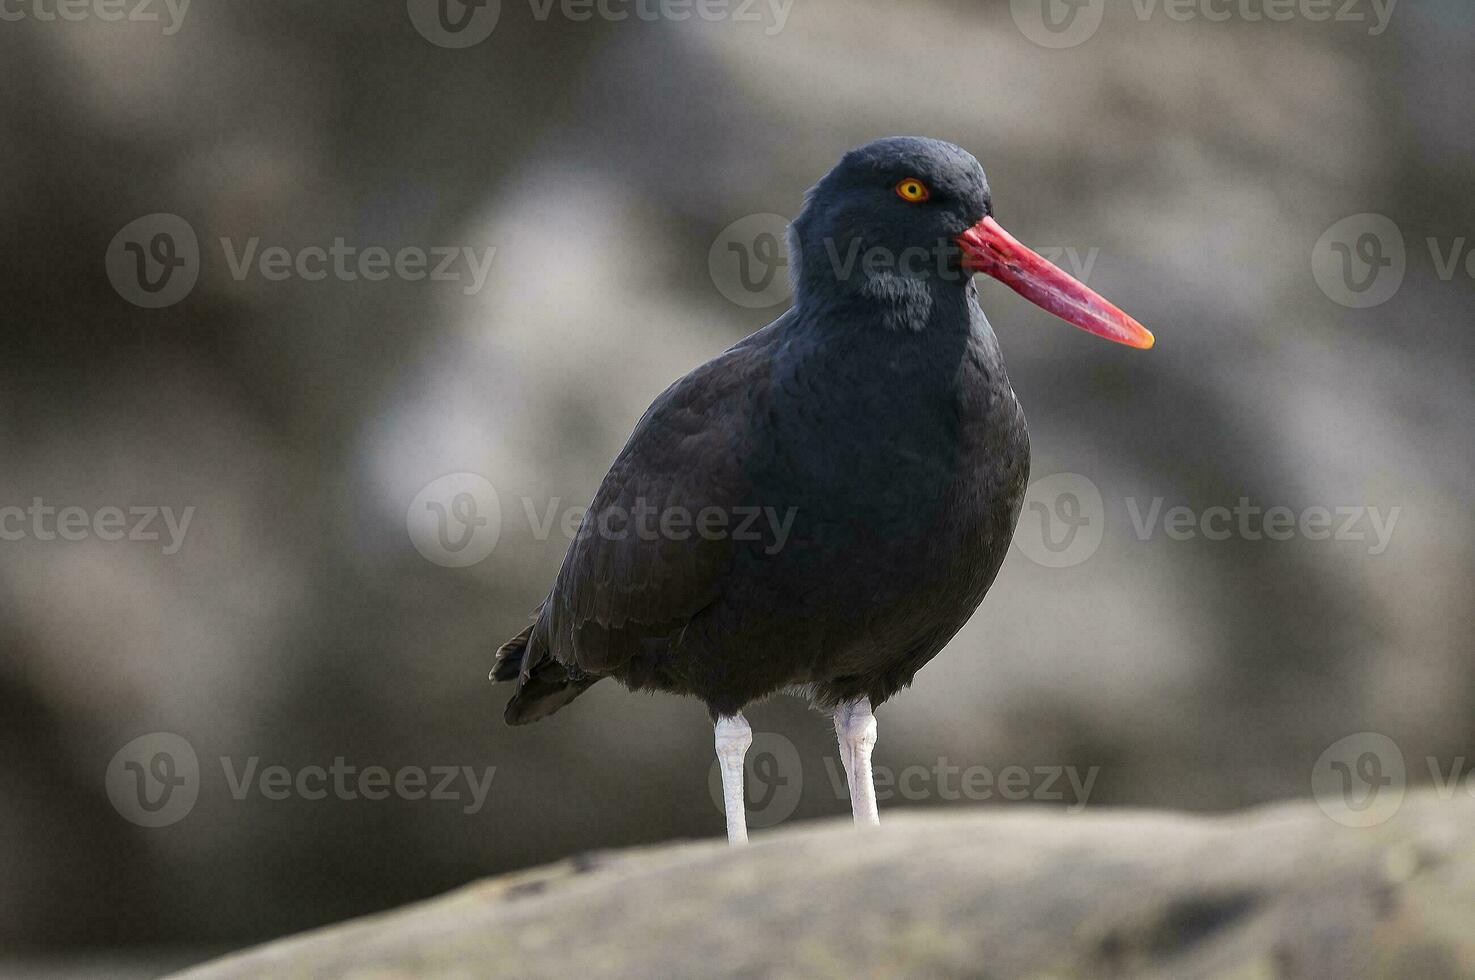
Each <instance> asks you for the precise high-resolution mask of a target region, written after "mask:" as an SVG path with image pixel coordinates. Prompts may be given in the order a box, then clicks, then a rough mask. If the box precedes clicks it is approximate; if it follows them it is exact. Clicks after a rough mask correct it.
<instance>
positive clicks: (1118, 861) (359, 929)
mask: <svg viewBox="0 0 1475 980" xmlns="http://www.w3.org/2000/svg"><path fill="white" fill-rule="evenodd" d="M1472 921H1475V802H1472V801H1471V800H1469V799H1466V798H1464V797H1460V798H1459V799H1458V801H1457V802H1455V801H1448V800H1441V799H1440V798H1439V797H1438V796H1437V795H1435V794H1433V793H1426V794H1422V795H1418V796H1411V797H1409V798H1408V799H1407V800H1406V801H1405V802H1404V805H1403V807H1402V808H1401V810H1400V811H1399V812H1398V814H1397V815H1396V816H1395V817H1394V818H1393V819H1392V820H1390V821H1388V822H1386V823H1384V824H1382V825H1380V826H1377V827H1373V828H1359V829H1353V828H1347V827H1342V826H1340V825H1338V824H1335V823H1333V822H1331V821H1330V820H1329V819H1328V818H1327V817H1326V816H1325V815H1324V814H1323V813H1322V812H1321V811H1320V810H1319V809H1318V808H1317V807H1316V806H1315V805H1313V804H1311V803H1309V802H1303V803H1291V804H1283V805H1279V806H1274V807H1267V808H1263V809H1258V810H1252V811H1248V812H1244V813H1239V814H1232V815H1228V816H1223V817H1217V818H1204V817H1191V816H1184V815H1178V814H1172V813H1161V812H1147V811H1137V812H1133V811H1123V812H1115V813H1105V814H1102V813H1097V814H1092V815H1089V816H1066V815H1063V814H1058V813H1053V812H1041V811H1018V812H1014V813H1008V814H1000V813H982V812H973V813H966V814H955V815H949V816H940V815H939V816H930V815H921V814H899V815H897V814H893V815H891V816H890V817H889V818H888V819H887V821H886V824H885V825H884V826H883V827H882V828H881V829H880V830H879V831H876V832H873V833H869V834H865V835H858V834H857V833H855V832H854V831H853V830H852V829H851V828H850V827H849V826H847V825H846V824H843V823H840V822H830V823H825V824H823V825H820V826H814V827H810V828H806V829H804V830H800V831H794V832H790V833H783V834H775V835H772V836H769V837H766V838H759V840H758V841H757V843H755V844H754V845H753V846H752V847H750V848H748V849H746V850H732V849H729V848H728V847H727V846H725V845H723V844H717V843H707V842H703V843H693V844H684V845H674V846H669V847H662V848H650V849H643V850H632V851H624V852H606V853H597V854H593V855H587V856H582V857H576V858H574V859H572V860H569V861H565V862H562V863H560V864H556V865H550V866H547V867H543V868H539V869H536V870H533V871H528V872H525V873H522V874H516V875H509V876H506V877H502V878H495V879H491V880H488V881H484V882H480V883H478V884H474V885H470V886H468V887H466V888H463V889H461V890H459V891H456V892H453V893H451V894H449V895H446V896H444V897H442V898H438V899H435V900H432V901H429V902H425V903H422V904H419V905H414V906H411V907H409V908H406V909H403V910H400V911H396V912H390V913H386V914H384V915H379V916H374V917H371V918H368V919H362V920H358V921H355V922H351V923H348V924H345V925H341V926H334V927H330V928H327V929H323V930H319V931H317V932H313V933H308V934H306V935H303V936H299V937H296V938H292V939H286V940H282V941H280V942H275V943H271V944H268V945H266V946H262V947H260V948H257V949H255V950H251V951H248V952H246V953H242V954H239V955H236V956H230V957H226V958H224V959H221V960H218V961H216V962H214V963H209V964H206V965H204V966H202V967H199V968H197V969H195V970H192V971H188V972H186V973H185V974H182V976H185V977H193V978H196V980H224V978H233V977H257V976H273V977H286V976H297V977H306V976H370V975H372V976H374V977H379V978H388V977H420V976H477V977H504V976H505V977H569V976H581V977H590V976H618V977H651V976H702V975H721V976H741V977H760V976H761V977H855V976H908V977H916V976H974V977H977V976H987V977H999V978H1003V977H1036V978H1045V977H1055V978H1064V977H1117V976H1130V977H1149V978H1150V977H1163V978H1170V977H1171V978H1185V977H1226V978H1227V977H1235V978H1260V977H1264V978H1270V977H1301V978H1320V977H1326V978H1332V980H1354V978H1361V977H1368V978H1384V977H1386V978H1390V980H1393V978H1405V977H1420V978H1423V980H1439V978H1445V977H1448V978H1455V977H1468V976H1472V975H1475V935H1472V934H1471V932H1470V929H1469V924H1470V923H1471V922H1472Z"/></svg>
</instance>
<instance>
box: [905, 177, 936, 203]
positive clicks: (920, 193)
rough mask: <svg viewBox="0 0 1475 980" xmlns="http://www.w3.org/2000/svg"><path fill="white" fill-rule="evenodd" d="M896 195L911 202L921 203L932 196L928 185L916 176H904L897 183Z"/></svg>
mask: <svg viewBox="0 0 1475 980" xmlns="http://www.w3.org/2000/svg"><path fill="white" fill-rule="evenodd" d="M896 196H897V197H899V198H901V199H902V200H903V201H906V202H907V203H909V204H919V203H921V202H922V201H925V200H927V199H928V198H929V197H931V196H932V192H931V191H929V190H928V189H927V185H926V184H924V183H922V182H921V181H920V180H918V179H917V178H915V177H903V178H902V179H901V180H899V181H897V183H896Z"/></svg>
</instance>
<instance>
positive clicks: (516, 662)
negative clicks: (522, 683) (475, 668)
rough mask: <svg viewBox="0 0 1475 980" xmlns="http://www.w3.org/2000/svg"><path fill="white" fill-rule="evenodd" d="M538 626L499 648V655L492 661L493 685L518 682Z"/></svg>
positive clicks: (531, 627)
mask: <svg viewBox="0 0 1475 980" xmlns="http://www.w3.org/2000/svg"><path fill="white" fill-rule="evenodd" d="M537 625H538V624H537V623H533V624H532V626H529V627H528V628H527V629H525V630H523V631H522V632H521V633H519V634H517V635H516V636H514V637H513V638H512V639H510V640H508V641H507V642H506V643H504V644H502V645H501V646H499V647H498V648H497V655H496V657H495V658H494V659H493V660H492V672H491V674H489V675H488V677H489V678H490V680H491V681H492V683H493V684H500V683H503V682H506V681H515V680H517V675H519V674H521V673H522V658H523V657H525V656H527V652H528V644H529V643H531V642H532V639H533V629H534V628H535V627H536V626H537Z"/></svg>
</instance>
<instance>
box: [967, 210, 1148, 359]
mask: <svg viewBox="0 0 1475 980" xmlns="http://www.w3.org/2000/svg"><path fill="white" fill-rule="evenodd" d="M958 245H959V246H960V247H961V248H962V249H963V267H964V268H965V269H967V270H968V271H969V272H982V273H984V274H986V275H990V276H993V277H994V278H995V279H997V280H999V282H1001V283H1003V284H1004V285H1006V286H1008V287H1009V288H1010V289H1012V290H1014V291H1015V292H1016V293H1018V294H1019V295H1021V296H1023V297H1024V298H1025V299H1027V300H1029V301H1030V302H1031V303H1033V304H1035V305H1036V306H1038V307H1040V308H1042V309H1045V310H1049V311H1050V312H1051V313H1054V314H1055V315H1056V316H1058V317H1060V319H1062V320H1064V321H1065V322H1066V323H1070V324H1074V325H1075V326H1077V327H1080V328H1081V329H1082V330H1085V331H1086V332H1087V333H1094V334H1095V335H1096V336H1098V337H1105V338H1106V339H1107V340H1114V341H1116V342H1117V343H1119V344H1126V345H1127V346H1128V347H1139V348H1142V349H1143V350H1146V349H1147V348H1149V347H1151V346H1152V344H1153V337H1152V334H1151V333H1149V332H1148V331H1147V328H1146V327H1144V326H1143V325H1142V324H1140V323H1138V322H1137V321H1136V320H1134V319H1132V318H1131V317H1129V316H1127V314H1125V313H1123V312H1122V311H1121V310H1119V309H1117V308H1116V307H1115V306H1112V305H1111V304H1110V303H1108V302H1107V301H1106V300H1105V299H1103V298H1102V297H1101V295H1100V294H1099V293H1097V292H1095V291H1094V290H1092V289H1090V288H1089V287H1087V286H1086V285H1085V283H1082V282H1080V281H1079V280H1077V279H1074V278H1072V277H1071V276H1070V275H1069V274H1067V273H1066V272H1065V271H1064V270H1062V269H1060V268H1059V267H1058V266H1056V265H1054V264H1052V263H1051V262H1049V261H1047V260H1046V259H1045V258H1044V257H1043V256H1041V255H1040V254H1039V253H1038V252H1034V251H1031V250H1030V249H1028V248H1026V247H1025V246H1023V245H1021V244H1020V243H1019V241H1018V239H1016V238H1015V237H1014V236H1013V235H1011V234H1009V233H1008V232H1007V231H1005V230H1004V229H1003V227H1002V226H1000V225H999V223H998V222H997V221H995V220H994V219H993V218H992V217H989V218H984V219H983V220H982V221H980V222H979V223H978V224H976V225H974V226H973V227H972V228H969V229H968V230H967V231H965V232H963V234H961V235H959V236H958Z"/></svg>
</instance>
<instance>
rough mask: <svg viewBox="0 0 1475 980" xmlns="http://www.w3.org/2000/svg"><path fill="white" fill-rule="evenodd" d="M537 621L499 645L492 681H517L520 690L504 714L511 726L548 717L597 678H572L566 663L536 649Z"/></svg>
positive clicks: (509, 702) (515, 692) (493, 665)
mask: <svg viewBox="0 0 1475 980" xmlns="http://www.w3.org/2000/svg"><path fill="white" fill-rule="evenodd" d="M537 628H538V624H537V623H534V624H533V625H531V626H529V627H528V628H527V629H525V630H523V631H522V632H521V633H519V634H517V635H516V636H514V637H513V638H512V639H510V640H508V641H507V642H506V643H504V644H502V645H501V646H500V647H498V648H497V654H496V657H495V658H494V659H493V663H492V672H491V675H490V677H491V680H492V682H493V683H504V682H507V681H515V682H516V683H517V690H516V691H514V692H513V694H512V697H511V698H510V699H509V700H508V701H507V708H506V710H505V711H503V713H502V717H503V719H505V720H506V722H507V724H509V725H526V724H528V723H530V722H534V721H537V720H538V719H540V718H546V717H548V716H549V715H551V714H553V712H555V711H557V710H558V709H559V708H562V707H563V706H564V705H566V704H568V703H569V702H570V701H572V700H573V699H574V698H576V697H578V696H579V695H580V694H583V693H584V692H585V691H586V690H588V688H589V685H591V684H593V683H594V682H595V681H597V680H598V679H599V678H597V677H571V676H570V675H569V672H568V669H567V668H565V667H564V665H563V664H561V663H559V662H558V661H556V660H554V659H553V658H552V657H549V656H546V655H545V654H544V651H542V650H539V649H534V644H535V637H534V630H536V629H537Z"/></svg>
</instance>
